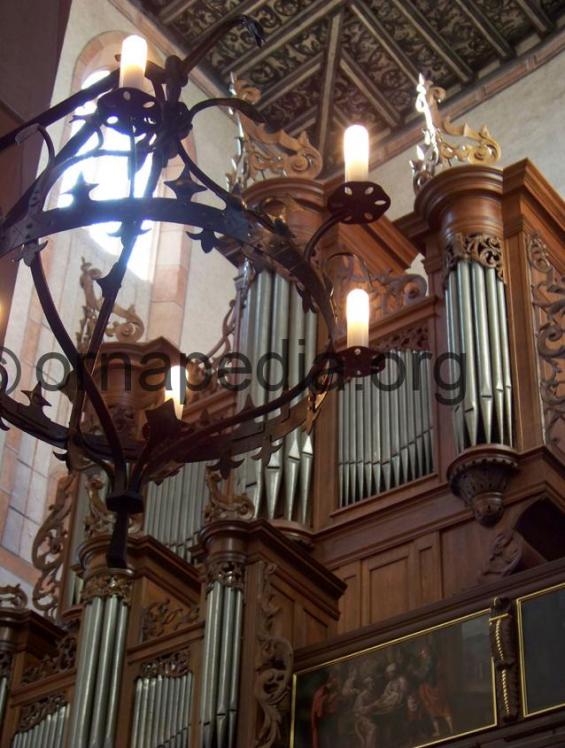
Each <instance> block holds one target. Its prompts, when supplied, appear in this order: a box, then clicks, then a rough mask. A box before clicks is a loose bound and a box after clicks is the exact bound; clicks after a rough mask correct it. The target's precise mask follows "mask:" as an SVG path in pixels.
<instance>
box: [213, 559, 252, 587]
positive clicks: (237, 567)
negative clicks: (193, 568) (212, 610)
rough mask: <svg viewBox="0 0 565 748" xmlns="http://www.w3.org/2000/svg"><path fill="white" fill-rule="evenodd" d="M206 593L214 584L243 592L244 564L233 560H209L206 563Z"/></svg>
mask: <svg viewBox="0 0 565 748" xmlns="http://www.w3.org/2000/svg"><path fill="white" fill-rule="evenodd" d="M206 574H207V577H208V591H210V590H211V589H212V587H213V585H214V584H216V582H217V583H218V584H221V585H223V586H224V587H233V588H234V589H238V590H243V588H244V584H245V564H244V562H243V561H240V560H238V559H234V558H223V557H221V558H211V559H210V560H208V561H207V562H206Z"/></svg>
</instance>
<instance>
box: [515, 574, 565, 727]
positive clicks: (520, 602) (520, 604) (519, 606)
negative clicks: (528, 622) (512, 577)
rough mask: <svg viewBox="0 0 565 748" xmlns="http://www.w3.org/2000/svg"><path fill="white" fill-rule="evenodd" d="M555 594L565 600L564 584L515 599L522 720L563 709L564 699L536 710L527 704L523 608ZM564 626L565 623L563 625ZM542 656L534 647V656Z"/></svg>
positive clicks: (527, 671) (528, 700)
mask: <svg viewBox="0 0 565 748" xmlns="http://www.w3.org/2000/svg"><path fill="white" fill-rule="evenodd" d="M557 592H563V596H564V599H565V582H561V583H559V584H554V585H552V586H551V587H546V588H545V589H543V590H537V591H536V592H531V593H529V594H528V595H523V596H522V597H519V598H517V599H516V618H517V624H518V650H519V658H520V701H521V705H522V716H523V717H524V718H528V717H534V716H537V715H539V714H546V713H547V712H553V711H555V710H556V709H563V708H564V707H565V698H564V699H563V700H561V701H559V700H558V701H556V702H555V703H552V704H548V705H546V706H538V707H537V708H530V706H529V703H530V701H532V700H531V699H528V682H527V681H528V675H529V672H531V670H530V667H529V665H528V662H527V651H526V650H527V646H526V635H525V630H524V629H525V626H524V617H525V606H526V605H527V603H528V602H530V601H532V600H537V599H539V598H543V597H546V598H547V597H548V596H550V595H552V594H554V593H557ZM544 621H545V622H546V623H547V617H544ZM564 625H565V623H564ZM544 640H545V641H547V637H544ZM541 654H542V652H541V651H540V648H539V647H536V655H537V656H538V657H539V656H540V655H541ZM530 695H531V689H530Z"/></svg>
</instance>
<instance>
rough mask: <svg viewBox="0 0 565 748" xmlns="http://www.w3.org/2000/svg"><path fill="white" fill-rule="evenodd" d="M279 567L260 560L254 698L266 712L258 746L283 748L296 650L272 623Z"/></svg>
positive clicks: (276, 606) (276, 608) (256, 741)
mask: <svg viewBox="0 0 565 748" xmlns="http://www.w3.org/2000/svg"><path fill="white" fill-rule="evenodd" d="M276 568H277V567H276V565H275V564H267V563H265V562H263V561H262V562H261V574H262V588H261V591H260V593H259V600H258V601H259V616H258V632H257V644H258V649H257V655H256V661H255V669H256V673H257V677H256V679H255V698H256V699H257V702H258V703H259V706H260V707H261V711H262V712H263V721H262V723H261V726H260V727H259V730H258V733H257V738H256V740H255V746H256V748H279V747H281V748H282V746H284V745H287V744H288V740H287V737H288V736H287V735H286V732H287V731H286V730H285V727H284V724H285V721H286V717H287V716H288V714H289V712H290V683H291V678H292V670H293V664H294V652H293V649H292V645H291V644H290V642H289V641H288V640H287V639H285V638H284V637H282V636H276V635H274V634H273V624H274V621H275V618H276V616H277V614H278V612H279V610H280V607H279V606H278V605H276V604H275V603H274V597H275V594H274V591H273V586H272V582H271V577H272V576H273V574H274V573H275V571H276Z"/></svg>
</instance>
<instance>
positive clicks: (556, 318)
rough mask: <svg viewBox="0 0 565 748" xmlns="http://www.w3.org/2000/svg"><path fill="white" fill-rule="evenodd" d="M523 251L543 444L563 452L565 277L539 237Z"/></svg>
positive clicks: (531, 239) (564, 417)
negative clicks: (533, 329)
mask: <svg viewBox="0 0 565 748" xmlns="http://www.w3.org/2000/svg"><path fill="white" fill-rule="evenodd" d="M526 248H527V253H528V261H529V263H530V268H531V275H532V281H533V282H532V285H531V289H532V304H533V306H534V310H535V321H536V333H537V336H536V338H537V350H538V355H539V357H540V364H541V365H540V380H541V381H540V394H541V399H542V402H543V410H544V416H545V433H546V441H547V443H548V444H551V445H552V446H554V447H558V448H559V449H560V450H561V451H562V452H565V366H563V361H564V359H565V327H564V325H563V318H564V316H565V276H562V275H560V274H559V273H558V271H557V269H556V268H555V267H554V265H553V263H552V261H551V257H550V255H549V248H548V247H547V245H546V243H545V242H544V241H543V240H542V238H541V237H540V236H539V235H537V234H533V235H531V236H528V237H527V240H526Z"/></svg>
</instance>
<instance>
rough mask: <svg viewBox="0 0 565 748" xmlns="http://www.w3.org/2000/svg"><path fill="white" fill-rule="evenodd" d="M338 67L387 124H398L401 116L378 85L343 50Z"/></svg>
mask: <svg viewBox="0 0 565 748" xmlns="http://www.w3.org/2000/svg"><path fill="white" fill-rule="evenodd" d="M340 67H341V69H342V70H343V72H344V73H345V75H346V76H347V77H348V78H349V80H350V81H351V83H353V84H354V85H355V86H357V88H358V89H359V91H360V92H361V93H362V94H363V96H365V98H366V99H367V101H369V103H370V104H371V106H372V107H373V108H374V109H375V110H376V111H377V112H378V113H379V114H380V116H381V117H382V118H383V119H384V120H385V122H386V123H387V124H388V125H391V126H394V125H399V124H400V122H401V118H400V117H399V115H398V112H397V111H396V109H395V108H394V107H393V106H392V105H391V104H389V103H388V101H387V100H386V98H385V97H384V96H383V95H382V93H381V92H380V91H379V89H378V87H377V86H376V85H375V84H374V83H373V81H372V80H371V79H370V78H369V76H368V75H367V74H366V73H365V72H364V71H363V70H362V69H361V68H360V66H359V65H358V64H357V63H356V62H355V60H353V58H352V57H351V56H350V55H349V54H347V52H345V50H344V51H343V52H342V56H341V63H340Z"/></svg>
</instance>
